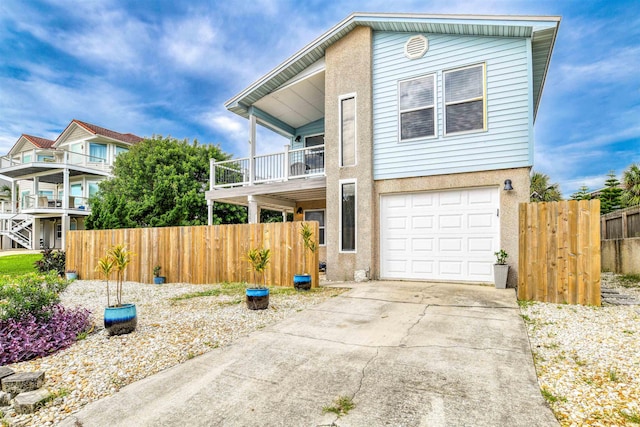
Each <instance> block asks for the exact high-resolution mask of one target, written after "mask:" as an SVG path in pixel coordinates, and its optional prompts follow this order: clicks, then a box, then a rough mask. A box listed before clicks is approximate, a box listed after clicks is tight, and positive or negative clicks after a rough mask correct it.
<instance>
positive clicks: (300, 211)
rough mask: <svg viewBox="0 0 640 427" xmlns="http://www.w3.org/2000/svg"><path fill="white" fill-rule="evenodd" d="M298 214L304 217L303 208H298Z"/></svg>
mask: <svg viewBox="0 0 640 427" xmlns="http://www.w3.org/2000/svg"><path fill="white" fill-rule="evenodd" d="M296 213H297V214H298V215H302V207H299V208H298V210H297V211H296Z"/></svg>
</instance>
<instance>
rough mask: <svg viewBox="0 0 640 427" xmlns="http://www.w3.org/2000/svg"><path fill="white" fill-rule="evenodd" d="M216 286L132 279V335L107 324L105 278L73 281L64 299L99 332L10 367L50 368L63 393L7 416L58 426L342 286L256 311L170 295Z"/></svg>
mask: <svg viewBox="0 0 640 427" xmlns="http://www.w3.org/2000/svg"><path fill="white" fill-rule="evenodd" d="M216 287H219V286H215V285H189V284H165V285H161V286H158V285H153V284H140V283H130V282H127V283H125V284H124V291H123V302H134V303H135V304H136V306H137V313H138V327H137V329H136V331H135V332H133V333H131V334H128V335H122V336H116V337H109V336H108V335H107V333H106V331H105V330H104V328H103V325H102V323H103V317H102V316H103V310H104V307H105V305H106V291H105V284H104V282H103V281H76V282H74V283H72V284H71V285H70V286H69V287H68V289H67V290H66V291H65V292H64V293H63V294H62V303H63V304H64V305H65V306H66V307H74V306H82V307H85V308H88V309H90V310H91V311H92V313H93V320H94V322H95V331H94V332H93V333H92V334H90V335H89V336H88V337H87V338H86V339H84V340H81V341H78V342H76V343H75V344H74V345H73V346H71V347H69V348H68V349H65V350H63V351H60V352H57V353H55V354H53V355H51V356H48V357H45V358H40V359H35V360H31V361H27V362H21V363H16V364H12V365H9V367H10V368H12V369H14V370H16V371H18V372H31V371H39V370H43V371H45V372H46V373H45V379H46V381H45V387H46V388H47V389H48V390H49V391H50V392H53V393H54V394H57V395H60V397H58V398H56V399H54V400H53V401H51V402H49V403H47V405H46V406H45V407H43V408H41V409H40V410H39V411H38V412H37V413H36V414H32V415H17V414H15V413H12V412H11V411H8V413H6V414H5V417H6V419H7V420H8V421H10V423H11V425H16V426H52V425H55V424H56V423H57V422H59V421H61V420H62V419H64V418H66V417H67V416H68V415H69V414H70V413H72V412H74V411H76V410H78V409H80V408H81V407H82V406H84V405H86V404H87V403H89V402H92V401H94V400H97V399H100V398H102V397H105V396H109V395H112V394H114V393H116V392H117V391H118V390H119V389H120V388H121V387H123V386H125V385H127V384H129V383H131V382H134V381H137V380H140V379H142V378H145V377H147V376H149V375H152V374H154V373H156V372H158V371H160V370H162V369H166V368H168V367H171V366H174V365H176V364H179V363H181V362H184V361H185V360H187V359H190V358H192V357H195V356H197V355H200V354H202V353H205V352H207V351H210V350H211V349H213V348H217V347H219V346H223V345H225V344H228V343H230V342H231V341H233V340H234V339H236V338H238V337H240V336H243V335H247V334H248V333H250V332H252V331H255V330H257V329H260V328H263V327H265V326H267V325H269V324H272V323H275V322H277V321H279V320H282V319H283V318H285V317H287V316H288V315H290V314H292V313H295V312H297V311H300V310H303V309H305V308H307V307H310V306H313V305H315V304H318V303H320V302H322V301H324V300H326V299H327V298H330V297H331V296H335V295H337V294H339V293H341V292H342V291H344V290H343V289H335V288H323V289H320V290H318V291H314V292H295V291H293V290H292V292H291V293H290V294H284V295H274V294H273V293H272V295H271V297H270V301H269V308H268V309H267V310H258V311H252V310H248V309H247V308H246V305H245V303H244V297H243V295H240V294H236V295H219V296H206V297H197V298H191V299H184V300H179V301H173V300H171V298H172V297H175V296H178V295H182V294H187V293H192V292H198V291H203V290H206V289H212V288H216ZM0 421H1V420H0ZM0 425H1V423H0Z"/></svg>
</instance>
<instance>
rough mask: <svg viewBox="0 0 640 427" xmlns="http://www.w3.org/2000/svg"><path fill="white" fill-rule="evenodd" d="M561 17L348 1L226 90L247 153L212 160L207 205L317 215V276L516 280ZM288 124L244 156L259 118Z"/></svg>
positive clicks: (253, 217) (252, 216)
mask: <svg viewBox="0 0 640 427" xmlns="http://www.w3.org/2000/svg"><path fill="white" fill-rule="evenodd" d="M559 24H560V18H559V17H552V16H550V17H547V16H464V15H422V14H386V13H365V14H360V13H356V14H352V15H350V16H349V17H347V18H346V19H345V20H343V21H342V22H340V23H338V24H337V25H336V26H334V27H333V28H331V29H330V30H329V31H327V32H326V33H324V34H323V35H322V36H320V37H319V38H317V39H316V40H314V41H312V42H311V43H309V44H308V45H307V46H306V47H304V48H303V49H302V50H301V51H299V52H298V53H296V54H294V55H293V56H292V57H290V58H289V59H287V60H286V61H285V62H283V63H282V64H280V65H279V66H277V67H276V68H275V69H274V70H272V71H271V72H269V73H268V74H266V75H265V76H263V77H261V78H260V79H258V80H257V81H256V82H255V83H253V84H252V85H251V86H249V87H247V88H246V89H244V90H243V91H242V92H240V93H239V94H238V95H236V96H235V97H233V98H232V99H231V100H229V101H228V102H227V103H226V104H225V106H226V108H227V109H228V110H230V111H232V112H234V113H236V114H238V115H240V116H242V117H245V118H247V119H248V120H249V141H250V153H249V157H247V158H243V159H234V160H229V161H224V162H212V177H213V179H212V182H211V190H210V191H208V192H207V199H208V201H209V205H210V206H212V205H213V204H214V203H215V202H228V203H236V204H241V205H246V206H248V207H249V221H250V222H257V221H258V218H259V215H258V213H259V210H260V208H268V209H279V210H282V211H288V212H294V213H295V217H294V218H295V220H303V219H305V220H317V221H319V223H320V244H321V245H322V247H321V249H322V251H321V253H320V256H321V259H323V260H326V261H327V270H326V271H327V278H328V279H329V280H353V279H354V277H362V276H368V277H369V278H373V279H411V280H413V279H420V280H447V281H467V282H492V281H493V278H492V264H493V263H494V262H495V256H494V252H497V251H498V250H500V248H503V249H505V250H506V251H507V252H508V253H509V259H508V262H509V264H510V265H511V266H512V267H514V268H512V269H511V270H512V272H513V273H512V275H511V276H510V283H512V284H514V280H515V279H516V276H515V274H516V273H517V262H518V204H519V203H521V202H527V201H528V200H529V180H530V179H529V174H530V169H531V167H532V165H533V124H534V121H535V117H536V113H537V110H538V106H539V104H540V98H541V95H542V90H543V86H544V82H545V78H546V74H547V70H548V67H549V61H550V59H551V53H552V49H553V45H554V42H555V39H556V34H557V31H558V27H559ZM257 124H259V125H262V126H264V127H266V128H268V129H270V130H272V131H274V132H277V133H278V134H280V135H283V136H285V137H287V138H289V139H290V141H291V142H290V146H287V147H286V149H285V151H284V152H282V153H276V154H271V155H260V156H256V155H255V153H256V144H259V141H256V125H257Z"/></svg>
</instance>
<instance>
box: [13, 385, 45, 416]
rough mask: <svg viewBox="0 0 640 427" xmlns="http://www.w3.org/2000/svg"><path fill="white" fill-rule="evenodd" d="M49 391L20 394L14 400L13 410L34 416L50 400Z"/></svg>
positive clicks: (39, 390)
mask: <svg viewBox="0 0 640 427" xmlns="http://www.w3.org/2000/svg"><path fill="white" fill-rule="evenodd" d="M49 396H50V394H49V390H47V389H44V388H41V389H38V390H34V391H28V392H25V393H20V394H19V395H17V396H16V397H15V398H14V399H13V408H14V409H15V411H16V412H17V413H19V414H33V413H34V412H36V411H37V410H38V408H39V407H40V406H42V405H44V403H45V402H46V400H47V399H48V398H49Z"/></svg>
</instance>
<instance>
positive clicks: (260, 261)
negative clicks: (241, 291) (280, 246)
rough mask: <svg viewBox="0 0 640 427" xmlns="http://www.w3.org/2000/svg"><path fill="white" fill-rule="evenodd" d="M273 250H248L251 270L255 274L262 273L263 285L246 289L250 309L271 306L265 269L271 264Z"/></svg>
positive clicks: (262, 308)
mask: <svg viewBox="0 0 640 427" xmlns="http://www.w3.org/2000/svg"><path fill="white" fill-rule="evenodd" d="M270 258H271V251H270V250H269V249H265V248H261V249H255V248H254V249H249V251H248V252H247V262H248V263H249V264H250V265H251V270H253V271H254V276H253V277H254V281H255V275H256V274H260V275H262V280H263V286H261V285H255V287H248V288H247V289H246V295H247V307H248V308H249V309H250V310H264V309H266V308H267V307H269V288H267V278H266V276H265V274H264V271H265V270H266V268H267V265H268V264H269V260H270Z"/></svg>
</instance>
